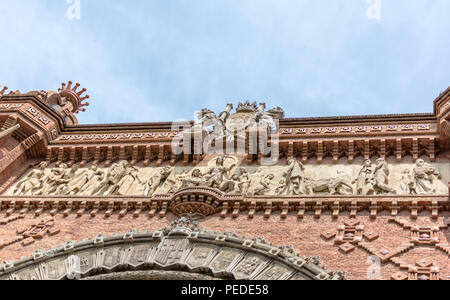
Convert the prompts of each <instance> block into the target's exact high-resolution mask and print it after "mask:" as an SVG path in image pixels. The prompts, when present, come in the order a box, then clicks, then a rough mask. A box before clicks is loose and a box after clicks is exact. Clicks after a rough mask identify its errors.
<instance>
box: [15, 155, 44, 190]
mask: <svg viewBox="0 0 450 300" xmlns="http://www.w3.org/2000/svg"><path fill="white" fill-rule="evenodd" d="M46 168H47V163H46V162H42V163H40V164H39V167H38V169H35V170H32V171H31V172H30V174H28V176H26V177H25V178H24V179H22V180H21V181H19V182H18V183H17V184H16V187H15V188H14V195H23V196H31V195H34V194H35V193H36V192H37V191H38V190H39V189H41V188H42V184H43V182H44V180H45V179H44V178H45V175H44V172H45V169H46Z"/></svg>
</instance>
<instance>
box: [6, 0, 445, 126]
mask: <svg viewBox="0 0 450 300" xmlns="http://www.w3.org/2000/svg"><path fill="white" fill-rule="evenodd" d="M80 3H81V17H80V19H79V20H77V19H73V20H70V19H69V18H68V17H67V14H66V11H67V9H68V8H69V6H70V4H68V3H67V0H19V1H11V0H0V9H1V11H2V14H1V17H0V35H1V37H2V42H1V47H0V66H1V68H0V85H7V86H9V87H10V89H14V90H16V89H19V90H21V91H23V92H25V91H29V90H41V89H51V90H55V89H57V88H58V87H59V86H60V84H61V83H62V82H63V81H67V80H73V81H76V82H80V83H81V85H82V86H83V87H86V88H87V89H88V91H89V94H90V95H91V98H92V99H91V101H90V102H91V106H90V107H88V111H87V112H85V113H81V114H80V115H79V117H78V118H79V121H80V123H83V124H91V123H122V122H154V121H170V120H175V119H189V120H190V119H193V118H194V111H195V110H199V109H201V108H204V107H208V108H211V109H213V110H214V111H217V112H219V111H221V110H223V108H224V107H225V103H228V102H233V103H235V104H237V102H238V101H243V100H247V99H249V100H252V101H264V102H266V103H267V106H268V107H274V106H281V107H283V108H284V109H285V110H286V111H287V117H313V116H334V115H359V114H385V113H417V112H431V111H432V101H433V100H434V99H435V98H436V97H437V96H438V95H439V93H440V92H441V91H442V90H445V89H446V88H447V87H448V86H449V83H450V72H449V70H450V38H449V32H450V18H449V17H448V13H449V12H450V1H448V0H381V2H380V3H381V19H379V20H373V19H369V18H368V16H367V9H368V8H369V7H370V6H371V5H372V4H368V3H367V0H165V1H163V0H130V1H120V0H81V2H80Z"/></svg>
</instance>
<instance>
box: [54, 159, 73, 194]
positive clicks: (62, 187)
mask: <svg viewBox="0 0 450 300" xmlns="http://www.w3.org/2000/svg"><path fill="white" fill-rule="evenodd" d="M78 169H79V167H78V165H73V166H72V167H71V168H70V169H67V170H66V171H64V172H63V174H62V175H61V177H60V178H59V181H58V187H57V189H56V190H55V191H54V192H53V193H54V194H55V195H66V191H67V190H68V189H69V186H70V184H71V183H72V181H74V180H76V179H77V176H76V173H77V171H78Z"/></svg>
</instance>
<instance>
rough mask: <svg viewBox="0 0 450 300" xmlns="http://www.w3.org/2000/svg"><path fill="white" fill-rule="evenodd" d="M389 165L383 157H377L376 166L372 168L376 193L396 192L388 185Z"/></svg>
mask: <svg viewBox="0 0 450 300" xmlns="http://www.w3.org/2000/svg"><path fill="white" fill-rule="evenodd" d="M389 174H390V171H389V167H388V164H387V162H386V160H385V159H384V158H379V159H377V166H376V167H375V170H374V178H375V186H374V187H375V192H376V193H377V194H396V193H397V192H396V191H395V190H394V189H392V188H391V187H389Z"/></svg>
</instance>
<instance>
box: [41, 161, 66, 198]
mask: <svg viewBox="0 0 450 300" xmlns="http://www.w3.org/2000/svg"><path fill="white" fill-rule="evenodd" d="M66 169H67V165H66V164H64V163H62V164H60V165H59V167H55V168H51V169H50V174H49V175H47V176H45V177H44V178H43V180H42V187H41V188H40V189H39V190H38V191H36V193H35V195H42V196H45V195H51V194H52V193H54V192H55V191H56V189H57V188H58V185H59V182H60V179H61V178H62V177H63V175H64V172H65V171H66Z"/></svg>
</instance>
